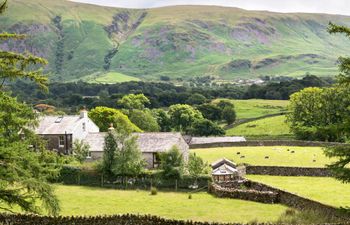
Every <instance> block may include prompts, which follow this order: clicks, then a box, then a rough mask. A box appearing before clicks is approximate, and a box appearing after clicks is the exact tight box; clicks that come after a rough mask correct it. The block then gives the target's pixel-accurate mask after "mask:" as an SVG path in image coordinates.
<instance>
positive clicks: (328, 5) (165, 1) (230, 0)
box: [72, 0, 350, 15]
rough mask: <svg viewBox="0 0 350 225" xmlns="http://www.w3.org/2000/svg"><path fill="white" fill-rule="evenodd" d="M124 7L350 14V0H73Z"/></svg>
mask: <svg viewBox="0 0 350 225" xmlns="http://www.w3.org/2000/svg"><path fill="white" fill-rule="evenodd" d="M72 1H75V2H82V3H90V4H96V5H103V6H112V7H122V8H155V7H162V6H171V5H219V6H229V7H239V8H243V9H247V10H268V11H274V12H307V13H329V14H343V15H350V1H349V0H332V1H330V0H191V1H189V0H72Z"/></svg>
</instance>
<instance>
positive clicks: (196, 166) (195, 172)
mask: <svg viewBox="0 0 350 225" xmlns="http://www.w3.org/2000/svg"><path fill="white" fill-rule="evenodd" d="M206 167H207V165H206V164H205V163H204V162H203V159H201V158H200V157H199V156H197V155H196V153H191V154H190V156H189V158H188V164H187V168H188V173H189V174H190V176H191V177H193V178H195V179H196V180H197V178H198V177H199V176H200V175H201V174H203V173H204V172H205V170H206Z"/></svg>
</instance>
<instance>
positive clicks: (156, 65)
mask: <svg viewBox="0 0 350 225" xmlns="http://www.w3.org/2000/svg"><path fill="white" fill-rule="evenodd" d="M329 21H332V22H335V23H340V24H345V25H349V26H350V17H346V16H337V15H322V14H282V13H271V12H260V11H246V10H241V9H237V8H225V7H213V6H210V7H209V6H175V7H163V8H156V9H147V10H131V9H118V8H108V7H100V6H93V5H88V4H80V3H73V2H69V1H65V0H50V1H47V0H32V1H27V0H10V1H9V9H8V10H7V11H6V13H5V14H4V15H2V16H1V17H0V30H1V31H8V32H17V33H25V34H27V35H28V37H27V39H26V40H20V41H17V42H5V43H1V44H0V48H2V49H11V50H15V51H30V52H33V53H35V54H37V55H40V56H43V57H45V58H47V59H48V60H49V66H48V67H47V69H46V70H47V71H48V72H50V74H51V79H52V80H60V81H62V80H64V81H72V80H76V79H83V80H89V79H90V78H91V77H94V75H96V74H101V76H106V74H108V72H116V73H120V74H123V75H126V76H131V77H132V79H136V78H138V79H143V80H157V79H159V77H160V76H162V75H163V76H164V75H165V76H169V77H172V78H175V77H183V78H185V79H188V78H191V77H194V76H202V75H211V76H215V77H218V78H220V79H228V80H231V79H236V78H253V77H257V76H260V75H271V76H274V75H287V76H293V77H297V76H302V75H304V74H305V73H306V72H310V73H312V74H315V75H320V76H326V75H334V74H336V73H337V65H336V61H337V58H338V56H340V55H346V54H347V52H348V49H350V41H348V40H347V39H346V38H344V37H341V36H331V35H329V34H328V33H327V31H326V28H327V24H328V22H329ZM94 79H95V78H94ZM121 79H127V77H124V76H123V77H121ZM95 80H98V79H95ZM100 80H101V81H102V82H104V81H105V80H107V82H109V81H111V80H112V81H113V82H114V81H116V82H119V81H120V80H115V79H114V78H111V77H103V78H101V79H100Z"/></svg>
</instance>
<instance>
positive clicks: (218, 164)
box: [211, 158, 236, 169]
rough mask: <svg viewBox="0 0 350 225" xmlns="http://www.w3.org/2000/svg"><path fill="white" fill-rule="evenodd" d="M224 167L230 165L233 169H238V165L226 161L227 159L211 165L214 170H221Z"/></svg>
mask: <svg viewBox="0 0 350 225" xmlns="http://www.w3.org/2000/svg"><path fill="white" fill-rule="evenodd" d="M222 165H228V166H230V167H232V168H235V167H236V163H234V162H232V161H230V160H228V159H226V158H222V159H219V160H218V161H216V162H214V163H212V164H211V167H212V168H213V169H216V168H219V167H221V166H222Z"/></svg>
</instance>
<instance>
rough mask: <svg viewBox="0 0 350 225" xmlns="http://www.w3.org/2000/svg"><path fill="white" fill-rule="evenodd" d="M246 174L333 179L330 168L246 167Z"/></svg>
mask: <svg viewBox="0 0 350 225" xmlns="http://www.w3.org/2000/svg"><path fill="white" fill-rule="evenodd" d="M246 174H251V175H270V176H309V177H332V172H331V171H330V170H329V169H328V168H312V167H287V166H286V167H284V166H250V165H249V166H246Z"/></svg>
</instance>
